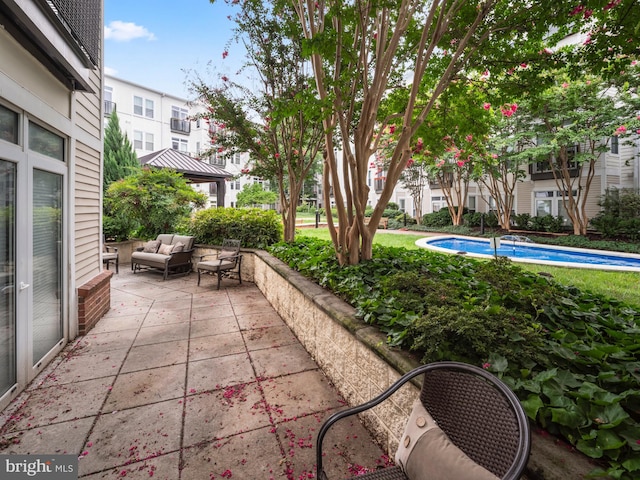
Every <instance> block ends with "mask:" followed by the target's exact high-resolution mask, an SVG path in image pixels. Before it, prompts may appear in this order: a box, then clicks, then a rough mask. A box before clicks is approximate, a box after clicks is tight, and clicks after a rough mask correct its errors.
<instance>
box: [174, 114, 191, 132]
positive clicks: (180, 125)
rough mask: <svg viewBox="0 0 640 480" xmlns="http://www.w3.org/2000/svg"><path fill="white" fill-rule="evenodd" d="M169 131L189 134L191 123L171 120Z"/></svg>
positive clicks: (176, 119)
mask: <svg viewBox="0 0 640 480" xmlns="http://www.w3.org/2000/svg"><path fill="white" fill-rule="evenodd" d="M171 131H172V132H177V133H186V134H189V133H191V122H190V121H189V120H182V119H180V118H175V117H172V118H171Z"/></svg>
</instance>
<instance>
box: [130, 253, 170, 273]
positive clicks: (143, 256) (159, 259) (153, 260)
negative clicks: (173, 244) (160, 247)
mask: <svg viewBox="0 0 640 480" xmlns="http://www.w3.org/2000/svg"><path fill="white" fill-rule="evenodd" d="M169 258H171V257H170V256H169V255H161V254H159V253H145V252H133V253H132V254H131V261H132V263H136V264H138V265H146V266H148V267H155V268H162V269H164V266H165V265H166V263H167V260H168V259H169Z"/></svg>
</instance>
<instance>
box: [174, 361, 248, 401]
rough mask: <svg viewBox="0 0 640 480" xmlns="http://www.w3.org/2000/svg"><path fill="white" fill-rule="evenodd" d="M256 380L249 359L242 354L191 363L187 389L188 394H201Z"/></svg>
mask: <svg viewBox="0 0 640 480" xmlns="http://www.w3.org/2000/svg"><path fill="white" fill-rule="evenodd" d="M254 380H255V374H254V371H253V368H252V366H251V362H250V361H249V357H248V356H247V354H246V353H241V354H236V355H227V356H225V357H218V358H211V359H207V360H198V361H195V362H189V372H188V374H187V389H188V393H201V392H206V391H210V390H218V389H220V388H224V387H228V386H231V385H238V384H241V383H248V382H251V381H254Z"/></svg>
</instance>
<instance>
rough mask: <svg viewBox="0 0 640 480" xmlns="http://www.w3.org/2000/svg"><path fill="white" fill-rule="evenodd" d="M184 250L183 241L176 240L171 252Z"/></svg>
mask: <svg viewBox="0 0 640 480" xmlns="http://www.w3.org/2000/svg"><path fill="white" fill-rule="evenodd" d="M183 251H184V243H182V242H178V243H176V244H175V245H174V246H173V250H172V252H171V253H176V252H183Z"/></svg>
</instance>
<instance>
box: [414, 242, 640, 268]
mask: <svg viewBox="0 0 640 480" xmlns="http://www.w3.org/2000/svg"><path fill="white" fill-rule="evenodd" d="M445 238H460V239H465V240H474V241H485V240H486V241H487V242H490V241H491V239H490V238H485V237H470V236H465V235H454V234H450V235H439V236H435V237H424V238H420V239H418V240H416V242H415V244H416V245H417V246H418V247H421V248H426V249H427V250H430V251H432V252H438V253H446V254H449V255H466V256H469V257H473V258H481V259H488V260H491V259H493V258H494V255H487V254H483V253H473V252H460V251H455V250H452V249H449V248H442V247H437V246H434V245H430V244H429V242H433V241H436V240H442V239H445ZM506 241H507V242H509V245H511V244H512V243H513V244H514V245H520V246H527V247H532V248H545V249H548V250H562V251H565V252H580V253H589V254H594V255H608V256H612V257H620V258H633V259H637V260H640V255H636V254H633V253H626V252H614V251H611V250H596V249H592V248H577V247H564V246H558V245H547V244H544V243H532V242H518V241H512V240H506ZM499 256H505V255H499ZM506 257H507V258H509V259H510V260H512V261H514V262H517V263H527V264H537V265H549V266H552V267H565V268H582V269H590V270H603V271H616V272H640V267H625V266H622V265H598V264H591V263H577V262H556V261H553V260H534V259H530V258H522V257H509V256H506Z"/></svg>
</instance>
